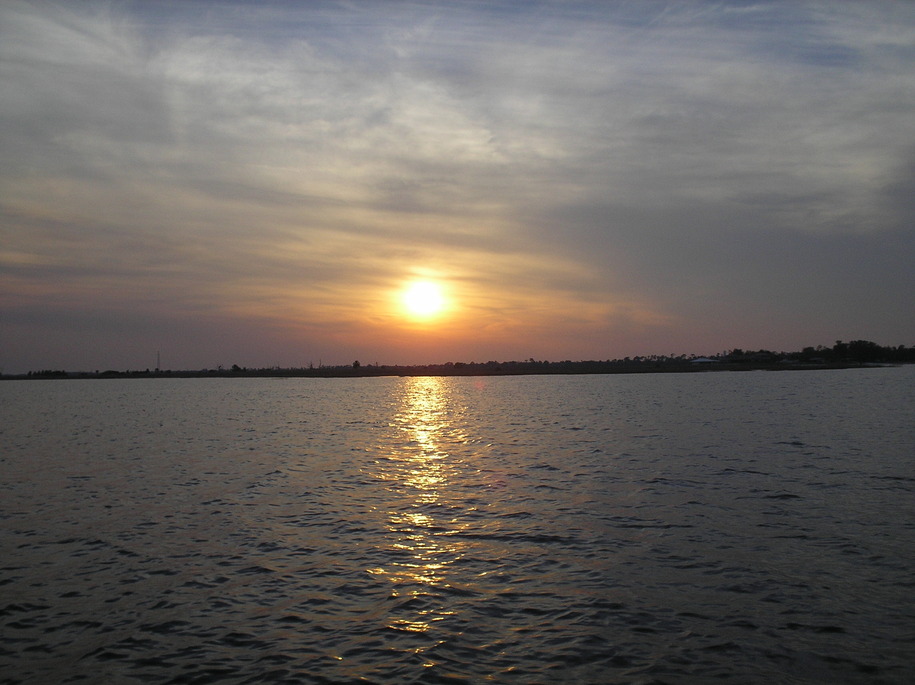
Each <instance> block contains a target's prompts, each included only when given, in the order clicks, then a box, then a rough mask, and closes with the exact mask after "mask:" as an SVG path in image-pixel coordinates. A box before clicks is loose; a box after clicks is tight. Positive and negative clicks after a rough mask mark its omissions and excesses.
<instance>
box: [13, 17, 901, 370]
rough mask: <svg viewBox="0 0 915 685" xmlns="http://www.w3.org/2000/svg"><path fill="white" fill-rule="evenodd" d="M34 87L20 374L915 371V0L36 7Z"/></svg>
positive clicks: (22, 119)
mask: <svg viewBox="0 0 915 685" xmlns="http://www.w3.org/2000/svg"><path fill="white" fill-rule="evenodd" d="M0 93H2V96H0V371H2V372H3V373H21V372H25V371H28V370H39V369H66V370H70V371H77V370H105V369H117V370H124V369H145V368H154V367H155V365H156V360H157V354H158V355H160V357H159V358H160V359H161V366H162V368H163V369H199V368H216V367H217V366H219V365H222V366H225V367H228V366H231V365H232V364H238V365H240V366H246V367H270V366H281V367H301V366H308V365H309V364H313V365H315V366H317V365H319V364H324V365H334V364H349V363H352V362H353V361H354V360H360V361H361V362H362V363H363V364H372V363H379V364H408V363H420V364H426V363H443V362H447V361H465V362H469V361H477V362H485V361H489V360H496V361H507V360H516V359H528V358H534V359H538V360H542V359H545V360H552V361H561V360H566V359H570V360H582V359H615V358H623V357H626V356H636V355H650V354H681V353H686V354H700V355H706V354H714V353H717V352H721V351H724V350H728V349H731V348H735V347H739V348H742V349H754V350H755V349H771V350H775V351H781V350H785V351H791V350H799V349H801V348H802V347H805V346H808V345H814V346H815V345H819V344H824V345H832V344H833V343H834V342H835V341H836V340H840V339H841V340H846V341H847V340H855V339H866V340H873V341H875V342H877V343H879V344H881V345H901V344H904V345H906V346H909V345H913V344H915V267H913V265H915V115H913V112H915V3H911V2H901V1H890V0H886V1H876V0H875V1H873V2H861V1H853V2H843V1H842V0H829V1H828V2H804V1H803V0H790V1H789V0H785V1H783V2H779V1H762V0H761V1H753V0H746V1H742V2H711V1H705V2H703V1H698V0H697V1H695V2H692V1H690V0H684V1H681V2H654V1H652V0H639V1H638V2H636V1H630V2H626V1H623V0H620V1H618V2H612V1H609V0H608V1H606V2H603V1H601V2H578V1H576V0H567V1H562V2H560V1H555V2H537V1H536V0H535V1H531V2H523V3H522V2H513V1H512V2H509V1H504V2H500V1H498V0H494V1H489V2H484V1H473V0H468V1H465V2H419V1H416V2H399V1H397V0H392V1H385V2H380V1H379V2H370V1H360V0H339V1H330V0H327V1H323V0H316V1H314V2H301V3H299V2H291V1H287V2H270V1H267V0H265V1H261V2H253V1H252V2H243V1H241V0H201V1H198V2H190V1H187V0H180V1H179V0H171V1H170V0H161V1H140V0H138V1H126V0H125V1H123V2H122V1H118V0H105V1H92V0H86V1H74V2H69V1H68V2H63V1H61V2H45V1H42V0H37V1H36V0H29V1H27V2H18V1H17V0H5V1H4V2H3V3H0ZM417 280H422V281H426V282H429V283H433V284H435V285H436V286H437V287H438V288H439V289H440V296H441V299H442V301H443V305H444V306H443V308H442V309H440V310H439V311H437V312H435V313H434V314H428V313H427V315H425V316H419V315H416V314H413V313H411V312H410V311H409V310H408V309H407V308H405V306H404V303H403V302H402V295H403V293H404V291H405V289H407V288H408V287H410V284H411V283H413V282H414V281H417Z"/></svg>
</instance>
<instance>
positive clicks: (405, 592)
mask: <svg viewBox="0 0 915 685" xmlns="http://www.w3.org/2000/svg"><path fill="white" fill-rule="evenodd" d="M448 390H449V389H448V387H447V382H446V381H445V380H444V379H442V378H436V377H420V378H407V379H404V385H403V394H402V398H401V402H400V406H399V408H398V411H397V413H396V416H395V418H394V424H393V425H394V427H395V428H397V429H399V430H400V431H402V432H403V438H402V441H401V444H402V445H403V447H402V448H401V449H397V450H395V451H394V453H392V454H390V455H389V458H388V460H387V468H388V472H387V473H385V474H384V478H385V479H386V480H387V481H388V482H389V483H390V485H389V488H388V490H389V492H390V493H391V495H392V499H391V508H390V509H389V510H388V511H387V529H388V532H389V543H388V544H389V547H388V549H389V550H390V554H391V562H390V563H389V564H388V565H387V566H385V567H383V568H373V569H369V573H372V574H373V575H376V576H381V577H385V578H387V579H388V580H389V581H390V582H391V583H392V584H393V588H392V595H393V596H395V597H401V596H403V597H412V598H421V599H422V600H423V604H422V606H421V607H419V606H418V607H417V608H416V609H415V610H413V611H411V612H409V615H408V616H398V617H396V618H395V617H392V618H391V619H390V621H389V624H388V627H389V628H391V629H393V630H398V631H407V632H413V633H424V632H426V631H428V630H429V629H430V628H431V627H432V624H433V623H434V622H436V621H442V620H444V619H445V618H446V617H447V616H448V615H450V614H452V613H453V612H451V611H449V610H447V608H446V607H445V606H443V603H442V602H441V601H430V600H433V599H434V598H435V597H436V596H437V595H438V594H439V592H440V591H441V590H447V589H448V588H450V587H451V586H450V584H449V581H448V576H449V570H450V567H451V566H452V565H453V564H454V563H455V562H457V561H458V560H459V559H460V558H461V555H462V543H460V542H458V541H457V540H455V539H454V538H453V537H451V535H450V533H453V532H454V522H453V521H452V520H450V519H449V518H448V513H447V512H448V511H449V510H450V507H449V504H450V502H449V500H450V496H449V488H451V487H453V486H452V483H451V480H450V479H451V477H452V475H453V469H454V466H453V464H451V463H450V457H451V455H450V454H449V451H448V444H449V441H450V440H452V439H454V433H455V430H454V428H453V426H452V425H451V421H450V418H449V415H450V410H451V408H450V407H449V393H448Z"/></svg>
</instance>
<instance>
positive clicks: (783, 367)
mask: <svg viewBox="0 0 915 685" xmlns="http://www.w3.org/2000/svg"><path fill="white" fill-rule="evenodd" d="M904 365H905V364H904V363H903V362H887V363H882V362H880V363H867V362H865V363H859V362H829V363H804V362H794V361H790V360H782V361H778V362H774V363H752V362H750V363H747V362H721V361H714V362H705V361H700V362H696V361H692V360H690V361H679V360H678V361H644V362H631V361H630V362H626V361H606V362H600V361H586V362H569V361H566V362H486V363H484V364H478V363H472V362H471V363H461V362H457V363H451V362H449V363H446V364H423V365H409V366H398V365H366V366H361V365H360V366H328V367H318V368H266V369H264V368H262V369H243V368H237V367H236V368H233V369H221V368H217V369H200V370H183V371H172V370H166V371H162V370H155V371H150V370H148V369H147V370H143V371H132V370H127V371H114V370H107V371H102V372H88V371H45V372H37V373H33V372H30V373H26V374H2V375H0V380H3V381H7V380H104V379H113V378H150V379H152V378H383V377H402V378H404V377H406V378H409V377H420V376H440V377H453V376H469V377H480V376H575V375H611V374H639V373H716V372H724V371H736V372H740V371H822V370H839V369H867V368H886V367H895V366H904Z"/></svg>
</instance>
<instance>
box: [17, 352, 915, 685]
mask: <svg viewBox="0 0 915 685" xmlns="http://www.w3.org/2000/svg"><path fill="white" fill-rule="evenodd" d="M0 408H2V424H0V431H2V432H0V534H2V537H0V683H57V682H78V681H85V682H117V683H166V682H172V683H210V682H226V683H259V682H289V683H310V682H316V683H331V682H333V683H346V682H356V681H367V682H378V683H410V682H414V683H436V682H441V683H462V682H482V681H486V680H488V681H492V682H509V683H559V682H570V683H713V682H714V683H718V682H721V680H722V679H730V681H731V682H735V683H775V682H777V683H836V682H840V683H906V682H912V680H911V679H912V675H911V669H912V667H913V666H915V573H913V571H915V497H913V494H915V449H913V445H915V421H913V415H915V412H913V409H915V367H911V366H910V367H903V368H887V369H856V370H848V371H803V372H789V371H784V372H777V373H773V372H746V373H727V372H719V373H694V374H658V375H633V376H621V375H614V376H524V377H496V378H370V379H285V380H276V379H194V380H190V379H184V380H182V379H155V380H104V381H102V380H99V381H44V382H39V381H21V382H19V381H9V382H3V383H0Z"/></svg>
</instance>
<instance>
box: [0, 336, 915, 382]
mask: <svg viewBox="0 0 915 685" xmlns="http://www.w3.org/2000/svg"><path fill="white" fill-rule="evenodd" d="M912 363H915V346H911V347H906V346H904V345H899V346H897V347H892V346H882V345H878V344H877V343H875V342H871V341H870V340H852V341H850V342H843V341H841V340H837V341H836V342H835V344H834V345H832V346H831V347H826V346H823V345H818V346H816V347H805V348H803V349H802V350H801V351H799V352H773V351H771V350H765V349H761V350H742V349H739V348H735V349H732V350H727V351H724V352H721V353H719V354H716V355H713V356H711V357H698V356H696V355H686V354H680V355H674V354H670V355H656V354H653V355H647V356H636V357H624V358H622V359H606V360H589V361H571V360H568V359H567V360H565V361H555V362H551V361H545V360H541V361H538V360H536V359H534V358H533V357H531V358H528V359H526V360H522V361H502V362H499V361H487V362H483V363H480V362H446V363H444V364H423V365H405V366H402V365H381V364H378V363H377V362H376V363H374V364H362V363H361V362H359V361H358V360H357V361H354V362H352V364H345V365H339V366H324V365H323V364H319V365H318V366H314V365H313V364H309V365H308V366H307V367H300V368H281V367H279V366H272V367H269V368H252V369H249V368H247V367H241V366H239V365H238V364H232V366H231V367H229V368H228V369H225V368H223V366H222V365H218V366H217V367H216V368H215V369H200V370H188V371H161V370H159V369H156V370H154V371H150V370H149V369H146V370H145V371H130V370H128V371H114V370H110V369H109V370H107V371H102V372H101V373H100V372H98V371H95V372H73V371H70V372H68V371H63V370H51V369H45V370H41V371H29V372H28V373H27V374H24V375H23V374H20V375H9V374H5V375H2V376H0V377H2V378H4V379H11V378H151V377H171V378H199V377H208V376H213V377H231V376H255V377H271V376H277V377H280V376H281V377H316V378H322V377H323V378H330V377H348V376H349V377H365V376H496V375H503V376H504V375H521V374H588V373H592V374H593V373H657V372H664V371H671V372H686V371H708V370H721V371H726V370H729V371H737V370H746V369H757V368H763V369H817V368H848V367H853V366H865V365H870V364H912Z"/></svg>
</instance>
